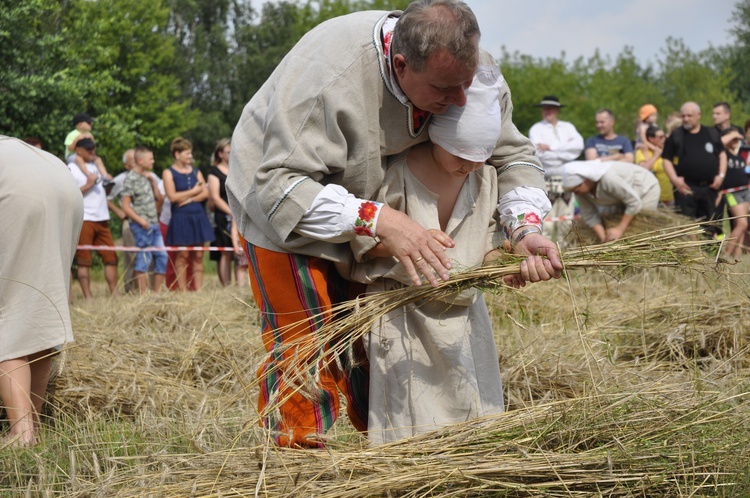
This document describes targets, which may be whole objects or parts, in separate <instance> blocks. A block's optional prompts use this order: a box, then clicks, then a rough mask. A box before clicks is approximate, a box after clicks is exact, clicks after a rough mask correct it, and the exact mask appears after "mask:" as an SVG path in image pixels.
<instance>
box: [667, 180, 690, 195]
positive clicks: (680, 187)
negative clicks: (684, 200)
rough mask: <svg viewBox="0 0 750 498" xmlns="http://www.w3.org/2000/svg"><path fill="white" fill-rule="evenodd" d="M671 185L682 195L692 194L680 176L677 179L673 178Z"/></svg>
mask: <svg viewBox="0 0 750 498" xmlns="http://www.w3.org/2000/svg"><path fill="white" fill-rule="evenodd" d="M672 184H673V185H674V188H675V189H676V190H677V191H678V192H679V193H681V194H682V195H691V194H692V193H693V191H692V190H690V187H688V184H687V183H685V178H684V177H682V176H678V177H677V178H675V181H673V182H672Z"/></svg>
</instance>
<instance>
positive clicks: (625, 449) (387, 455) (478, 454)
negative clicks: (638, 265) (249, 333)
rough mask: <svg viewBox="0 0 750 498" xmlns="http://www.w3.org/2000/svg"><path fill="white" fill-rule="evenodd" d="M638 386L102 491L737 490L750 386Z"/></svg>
mask: <svg viewBox="0 0 750 498" xmlns="http://www.w3.org/2000/svg"><path fill="white" fill-rule="evenodd" d="M641 388H642V390H641V391H640V392H637V391H636V392H634V393H631V394H610V395H605V394H594V395H590V396H587V397H583V398H578V399H575V400H566V401H563V402H557V403H550V404H547V405H544V406H536V407H530V408H526V409H520V410H515V411H512V412H507V413H503V414H497V415H493V416H488V417H484V418H480V419H475V420H472V421H468V422H465V423H463V424H457V425H453V426H450V427H446V428H444V429H442V430H440V431H435V432H431V433H427V434H422V435H420V436H416V437H413V438H409V439H404V440H401V441H398V442H395V443H391V444H388V445H382V446H378V447H372V448H356V447H355V448H352V447H351V446H350V445H349V446H343V447H337V446H336V444H335V442H333V441H332V442H331V444H330V446H329V448H328V449H327V450H326V451H321V450H301V449H289V448H279V447H275V446H272V445H266V446H263V445H257V446H253V447H245V448H242V447H235V448H232V449H228V450H222V451H217V452H211V453H205V454H186V455H169V454H153V455H151V456H148V457H143V461H142V463H141V464H140V465H141V466H140V467H139V468H138V469H137V471H135V472H132V473H130V474H125V473H119V474H117V475H113V476H112V479H111V480H110V481H109V482H108V485H109V486H110V489H107V490H106V491H110V492H114V491H115V490H116V491H117V494H118V495H119V496H139V495H141V494H143V493H144V492H145V491H146V490H148V493H154V494H158V495H159V496H165V497H176V496H216V497H219V496H317V497H320V498H323V497H331V498H332V497H337V498H339V497H362V496H411V497H430V496H487V495H491V496H560V497H563V496H592V495H593V496H682V495H692V494H693V493H695V494H698V495H703V493H708V494H714V493H718V494H721V490H722V488H727V489H728V490H732V489H734V490H735V491H737V489H738V488H739V486H737V485H738V483H741V482H742V480H743V477H742V475H741V473H740V472H741V470H742V464H741V463H739V462H738V453H739V454H742V453H745V452H746V444H747V443H748V431H747V429H746V426H743V424H746V423H747V421H748V419H747V415H746V414H747V409H748V399H749V398H748V395H747V393H744V394H738V395H735V396H728V395H723V394H721V393H716V392H713V393H706V394H705V395H703V396H698V397H696V396H695V395H694V394H695V391H694V389H693V387H692V386H691V385H684V384H683V385H670V386H667V385H661V386H651V387H646V386H641ZM677 399H679V400H680V401H679V402H674V400H677ZM645 401H648V402H645ZM738 413H744V414H745V415H744V416H739V417H738V416H737V415H738ZM721 422H723V424H721ZM717 423H718V425H715V424H717ZM706 430H710V431H712V432H711V436H709V437H706V434H705V431H706ZM732 432H734V433H735V434H737V437H736V438H732V439H730V441H731V442H730V443H729V444H727V445H721V446H718V445H712V440H713V439H712V437H716V438H717V440H725V439H723V438H726V437H727V435H728V434H730V433H732ZM709 450H710V451H709ZM94 484H95V483H91V487H89V486H86V485H82V486H81V487H80V492H79V493H78V496H89V495H88V494H87V493H90V492H93V491H95V489H94V488H93V485H94ZM732 486H734V488H733V487H732ZM96 491H99V492H101V488H97V489H96ZM740 492H741V491H740Z"/></svg>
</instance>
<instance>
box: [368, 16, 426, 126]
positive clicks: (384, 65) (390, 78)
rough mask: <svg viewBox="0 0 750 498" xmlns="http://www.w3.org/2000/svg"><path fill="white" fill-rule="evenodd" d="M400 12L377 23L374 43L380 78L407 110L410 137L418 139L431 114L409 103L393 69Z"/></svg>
mask: <svg viewBox="0 0 750 498" xmlns="http://www.w3.org/2000/svg"><path fill="white" fill-rule="evenodd" d="M400 16H401V13H400V12H391V13H388V14H386V15H384V16H383V17H381V18H380V20H379V21H378V22H377V23H375V27H374V29H373V33H372V41H373V44H374V45H375V49H376V51H377V53H378V68H379V69H380V77H381V78H382V80H383V84H384V85H385V87H386V88H387V89H388V92H389V93H390V94H391V95H393V96H394V97H395V98H396V99H397V100H398V101H399V102H400V103H401V105H403V106H404V107H405V108H406V110H407V116H406V126H407V128H408V130H409V136H411V137H412V138H416V137H418V136H419V135H421V134H422V132H423V131H424V130H425V128H427V124H428V123H429V118H430V116H431V114H430V113H429V112H427V111H423V110H422V109H419V108H417V107H414V104H412V103H411V101H409V98H408V97H407V96H406V94H405V93H404V92H403V90H401V87H400V86H399V85H398V81H397V80H396V75H395V73H394V71H393V69H392V64H393V61H392V53H391V52H390V48H391V42H392V41H393V30H394V29H395V28H396V23H397V22H398V19H399V17H400Z"/></svg>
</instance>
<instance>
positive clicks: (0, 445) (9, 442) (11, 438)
mask: <svg viewBox="0 0 750 498" xmlns="http://www.w3.org/2000/svg"><path fill="white" fill-rule="evenodd" d="M36 443H37V439H36V431H33V430H30V431H24V432H22V433H20V434H8V435H7V436H5V437H4V438H2V439H0V450H4V449H5V448H8V447H11V448H29V447H31V446H34V445H36Z"/></svg>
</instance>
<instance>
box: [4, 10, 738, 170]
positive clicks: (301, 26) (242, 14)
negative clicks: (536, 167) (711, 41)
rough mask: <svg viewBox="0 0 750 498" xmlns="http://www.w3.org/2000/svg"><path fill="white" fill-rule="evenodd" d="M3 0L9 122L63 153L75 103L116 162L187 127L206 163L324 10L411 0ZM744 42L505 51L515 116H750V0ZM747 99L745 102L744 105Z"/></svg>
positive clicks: (580, 122) (589, 121)
mask: <svg viewBox="0 0 750 498" xmlns="http://www.w3.org/2000/svg"><path fill="white" fill-rule="evenodd" d="M257 3H259V2H257V1H256V2H252V3H251V2H250V1H249V0H24V1H23V2H18V1H17V0H0V67H2V68H3V70H2V71H0V133H3V134H7V135H11V136H16V137H21V138H23V137H28V136H34V137H38V138H40V139H42V140H43V141H44V142H45V144H46V145H45V148H46V149H47V150H49V151H51V152H53V153H55V154H57V155H60V156H61V155H62V154H63V145H62V142H63V139H64V137H65V135H66V134H67V132H69V131H70V130H71V129H72V125H71V118H72V116H73V115H74V114H76V113H78V112H88V113H90V114H92V115H93V116H95V118H96V122H95V125H94V135H95V136H96V139H97V142H98V143H99V147H98V152H99V154H100V155H101V156H102V157H103V158H104V160H105V163H106V164H107V166H108V168H109V169H110V171H111V172H117V171H118V170H120V169H121V155H122V152H123V151H124V150H125V149H127V148H129V147H133V146H135V145H136V144H144V145H147V146H150V147H152V148H154V149H155V150H156V153H157V158H159V159H158V166H159V167H164V166H166V165H167V164H169V163H170V159H169V153H168V145H169V142H170V141H171V140H172V138H174V137H175V136H177V135H182V136H185V137H187V138H189V139H190V140H191V141H192V142H193V144H194V146H195V150H194V152H195V154H196V156H197V159H198V164H199V165H200V166H206V165H207V164H208V158H209V156H210V153H211V152H212V150H213V144H214V142H215V141H216V140H217V139H219V138H221V137H225V136H230V135H231V132H232V130H233V128H234V125H235V124H236V123H237V120H238V119H239V116H240V114H241V112H242V109H243V107H244V106H245V104H246V103H247V102H248V101H249V100H250V98H251V97H252V96H253V94H254V93H255V92H256V91H257V89H258V88H260V86H261V85H262V84H263V82H264V81H265V80H266V79H267V77H268V76H269V75H270V74H271V72H272V71H273V70H274V68H275V67H276V65H277V64H278V63H279V61H280V60H281V59H282V58H283V56H284V55H285V54H286V53H287V51H288V50H289V49H290V48H291V47H292V46H293V45H294V43H296V42H297V40H299V38H300V37H301V36H302V35H303V34H304V33H305V32H307V31H308V30H310V29H311V28H312V27H314V26H315V25H317V24H319V23H320V22H322V21H324V20H326V19H329V18H332V17H336V16H339V15H343V14H346V13H349V12H353V11H358V10H365V9H383V10H390V9H403V8H405V7H406V5H408V3H409V0H393V1H386V0H297V1H283V0H282V1H277V2H269V3H265V4H263V5H262V7H261V8H260V10H258V9H256V8H255V7H254V5H256V4H257ZM728 22H729V23H730V24H731V25H732V26H733V27H732V34H733V36H734V40H733V44H732V45H731V46H728V47H712V48H710V49H707V50H704V51H701V52H698V53H695V52H693V51H691V50H690V49H689V48H687V47H686V45H685V44H684V43H683V42H682V41H681V40H679V39H668V40H666V42H665V47H664V48H663V49H662V54H661V56H660V57H659V58H658V60H657V62H656V63H655V64H653V65H652V64H648V65H642V64H641V63H639V62H638V61H637V60H636V58H635V57H634V55H633V52H632V50H631V49H630V48H628V47H625V48H624V49H623V52H622V53H621V54H619V55H618V56H616V57H615V58H613V59H611V58H608V57H604V56H601V55H600V54H599V53H595V54H594V55H593V56H592V57H589V58H578V59H575V60H573V61H568V60H566V59H565V57H564V56H563V55H561V56H560V57H557V58H545V59H540V58H535V57H533V56H531V55H527V54H520V53H513V54H510V53H507V52H505V51H503V53H502V54H499V62H500V64H501V65H502V68H503V73H504V75H505V78H506V80H507V81H508V83H509V84H510V87H511V90H512V91H513V102H514V105H515V110H514V121H515V122H516V124H517V126H518V128H519V129H520V130H521V131H523V132H527V131H528V129H529V127H530V126H531V125H532V124H533V123H534V122H536V121H538V120H539V113H538V109H536V108H535V107H534V104H536V103H538V102H539V100H540V99H541V97H542V96H543V95H547V94H556V95H558V96H559V97H560V99H561V100H562V101H563V102H564V103H566V104H567V107H566V109H565V110H564V115H563V119H566V120H568V121H572V122H574V123H575V124H576V126H577V127H578V129H579V131H580V132H581V134H582V135H584V136H588V135H591V134H594V133H595V129H594V113H595V111H596V110H597V109H598V108H600V107H608V108H611V109H612V110H613V111H614V112H615V113H616V115H617V117H618V128H617V131H618V133H621V134H624V135H628V136H630V135H632V133H633V127H634V122H635V119H636V116H637V112H638V108H639V107H640V106H641V105H642V104H644V103H647V102H650V103H652V104H654V105H656V106H657V107H658V108H659V111H660V113H661V114H662V116H666V114H667V113H669V112H671V111H674V110H678V109H679V106H680V104H681V103H682V102H684V101H686V100H695V101H697V102H698V103H699V104H701V106H702V107H703V109H704V122H705V123H706V124H711V121H710V115H711V112H710V108H711V106H712V105H713V104H714V103H715V102H718V101H728V102H729V103H730V104H731V105H732V109H733V122H735V123H740V124H741V123H744V121H745V119H747V118H748V117H750V0H741V1H739V2H738V3H737V4H736V5H735V10H734V13H733V16H732V19H731V20H728ZM743 104H744V105H743Z"/></svg>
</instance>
